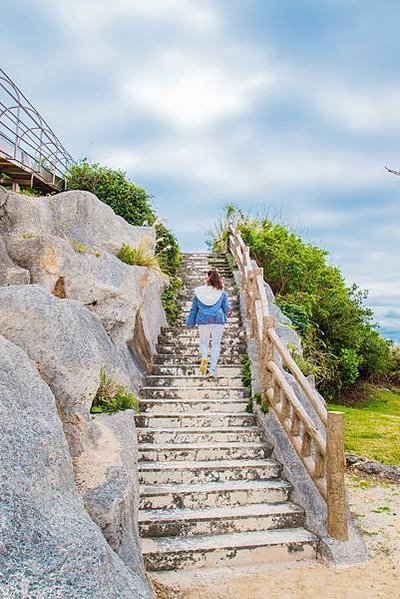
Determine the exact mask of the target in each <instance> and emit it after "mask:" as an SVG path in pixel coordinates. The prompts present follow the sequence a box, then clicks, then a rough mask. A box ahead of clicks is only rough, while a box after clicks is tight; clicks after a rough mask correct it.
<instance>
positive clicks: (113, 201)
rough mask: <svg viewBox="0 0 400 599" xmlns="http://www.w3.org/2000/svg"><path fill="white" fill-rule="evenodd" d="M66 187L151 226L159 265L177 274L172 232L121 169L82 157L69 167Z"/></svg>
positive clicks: (130, 220)
mask: <svg viewBox="0 0 400 599" xmlns="http://www.w3.org/2000/svg"><path fill="white" fill-rule="evenodd" d="M68 189H81V190H84V191H91V192H92V193H94V194H95V195H96V196H97V197H98V198H99V200H101V201H102V202H104V203H105V204H107V205H108V206H111V208H112V209H113V210H114V212H115V214H118V215H119V216H122V218H123V219H125V220H126V221H127V222H128V223H129V224H131V225H135V226H143V225H154V226H155V228H156V233H157V244H156V254H157V256H158V257H159V262H160V266H161V268H162V270H163V272H165V273H166V274H168V275H170V276H174V275H175V274H176V272H177V270H178V268H179V266H180V263H181V254H180V249H179V244H178V241H177V239H176V237H175V235H174V234H173V233H172V231H170V230H169V229H168V228H167V227H166V226H165V225H163V224H162V223H160V222H159V221H158V220H157V216H156V214H155V211H154V209H153V207H152V205H151V198H150V196H149V194H148V193H147V192H146V191H145V190H144V189H143V188H142V187H139V186H138V185H135V184H134V183H132V182H131V181H129V179H127V177H126V175H125V173H124V172H123V171H121V170H115V169H111V168H108V167H105V166H101V165H100V164H98V163H91V162H89V161H88V160H86V159H84V160H82V161H81V162H80V163H76V164H74V165H72V166H71V168H70V173H69V178H68Z"/></svg>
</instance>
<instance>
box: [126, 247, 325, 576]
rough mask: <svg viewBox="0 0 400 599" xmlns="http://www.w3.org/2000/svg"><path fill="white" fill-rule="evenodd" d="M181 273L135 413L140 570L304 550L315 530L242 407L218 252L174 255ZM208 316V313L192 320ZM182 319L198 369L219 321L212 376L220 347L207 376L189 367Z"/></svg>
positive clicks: (308, 555)
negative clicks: (180, 260) (176, 312)
mask: <svg viewBox="0 0 400 599" xmlns="http://www.w3.org/2000/svg"><path fill="white" fill-rule="evenodd" d="M217 269H218V271H219V273H220V274H221V275H222V276H223V277H224V279H225V288H224V289H221V284H220V277H218V276H217V273H216V270H217ZM204 277H206V284H205V285H201V283H202V282H203V281H204V280H205V279H204ZM182 278H183V280H184V286H183V287H182V290H181V295H180V301H181V306H182V312H181V315H180V316H179V318H178V321H177V323H176V325H175V326H173V327H167V328H165V329H164V330H163V331H162V333H161V335H160V338H159V344H158V354H157V355H156V356H155V357H154V360H155V365H154V370H153V373H152V374H151V375H149V376H147V380H146V386H145V387H143V389H142V401H141V414H140V415H138V416H137V417H136V420H137V426H138V428H137V431H138V439H139V466H138V470H139V482H140V503H139V530H140V535H141V537H142V552H143V556H144V561H145V565H146V568H147V570H149V571H162V570H177V569H181V568H198V567H211V568H213V567H216V566H220V565H226V566H237V565H240V566H242V565H247V564H255V563H268V562H271V563H276V562H279V561H285V562H286V561H287V562H289V561H298V560H308V559H313V558H315V555H316V545H317V538H316V537H315V536H314V535H313V534H311V533H310V532H308V531H307V530H305V529H304V528H303V521H304V513H303V510H302V509H300V508H299V507H298V506H296V505H294V504H293V503H292V502H291V501H290V499H289V498H290V492H291V487H290V485H289V483H287V482H286V481H285V480H283V479H281V478H280V473H281V465H280V464H279V463H278V462H277V461H276V460H275V459H271V457H270V454H271V450H270V447H269V446H268V445H267V444H266V442H265V440H264V438H263V436H262V432H261V430H260V429H259V427H258V426H257V423H256V420H255V416H254V414H252V413H248V412H247V411H246V405H247V402H248V392H247V390H246V388H245V387H243V384H242V380H241V362H242V357H243V354H244V353H245V351H246V349H245V348H246V345H245V331H244V330H243V327H242V325H241V321H240V312H239V299H238V290H237V288H236V286H235V283H234V279H233V277H232V273H231V272H230V270H229V266H228V264H227V261H226V258H225V257H224V256H217V255H212V254H186V256H185V260H184V264H183V268H182ZM204 287H206V289H204ZM228 295H229V298H230V302H229V301H228ZM194 296H195V297H194ZM229 313H230V314H231V316H230V317H229V318H228V321H227V323H226V324H225V320H226V315H227V314H229ZM210 314H213V318H214V317H215V319H216V320H211V322H210V321H204V320H203V318H209V317H210ZM217 318H218V319H220V320H217ZM187 323H188V324H189V325H192V324H195V323H197V324H198V326H199V330H200V335H201V358H202V362H201V366H202V371H203V372H204V371H205V367H206V366H207V367H208V362H207V364H206V363H205V360H206V359H207V360H208V354H207V350H208V341H209V339H210V335H211V337H212V335H213V332H214V331H215V327H220V328H219V329H217V333H216V334H215V332H214V339H213V341H214V345H213V351H212V355H211V363H210V374H214V369H215V368H216V365H217V360H218V354H219V352H220V356H219V362H218V372H217V376H216V378H209V377H205V376H203V375H201V374H200V372H199V361H200V356H199V353H198V351H199V339H198V332H197V331H196V330H195V329H191V328H189V329H188V328H187ZM202 327H206V328H205V329H203V330H204V333H203V332H202ZM222 331H224V334H223V337H222V334H221V333H222ZM221 337H222V341H221V342H220V338H221Z"/></svg>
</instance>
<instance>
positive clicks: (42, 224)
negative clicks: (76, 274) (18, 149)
mask: <svg viewBox="0 0 400 599" xmlns="http://www.w3.org/2000/svg"><path fill="white" fill-rule="evenodd" d="M0 205H1V206H3V210H2V212H1V213H0V233H1V234H2V235H4V236H6V237H8V236H10V235H16V236H18V237H21V235H25V236H27V235H39V236H40V235H54V236H55V237H61V238H62V239H67V240H72V241H75V242H77V243H80V244H83V245H84V246H86V247H88V248H97V249H99V250H104V251H106V252H110V253H112V254H116V253H117V252H118V250H119V249H120V248H121V245H122V244H124V243H127V244H129V245H131V246H135V245H137V244H138V243H139V241H140V240H141V239H143V238H146V239H147V240H148V242H149V244H150V245H151V247H153V248H154V246H155V239H156V238H155V230H154V228H153V227H133V226H132V225H130V224H128V223H127V222H126V221H125V220H124V219H123V218H121V217H120V216H117V215H116V214H115V213H114V211H113V210H112V209H111V208H110V207H109V206H107V205H106V204H104V202H101V201H100V200H99V199H98V198H96V196H95V195H94V194H92V193H90V192H89V191H64V192H63V193H58V194H56V195H53V196H45V197H41V198H30V197H27V196H22V195H20V194H18V193H13V192H7V191H6V190H5V189H4V188H0Z"/></svg>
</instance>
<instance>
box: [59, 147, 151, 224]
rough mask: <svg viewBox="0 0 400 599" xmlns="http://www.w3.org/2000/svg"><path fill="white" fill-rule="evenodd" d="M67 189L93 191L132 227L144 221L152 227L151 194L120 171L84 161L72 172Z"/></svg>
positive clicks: (72, 169)
mask: <svg viewBox="0 0 400 599" xmlns="http://www.w3.org/2000/svg"><path fill="white" fill-rule="evenodd" d="M68 189H80V190H83V191H91V192H92V193H94V194H95V195H96V196H97V197H98V198H99V200H101V201H102V202H104V203H105V204H108V205H109V206H111V208H112V209H113V210H114V212H115V214H119V216H122V218H124V219H125V220H126V221H127V222H128V223H130V224H131V225H138V226H140V225H143V223H144V222H145V221H148V222H149V223H150V224H151V223H152V222H154V220H155V216H154V212H153V210H152V208H151V206H150V198H149V196H148V194H147V193H146V192H145V190H144V189H142V188H141V187H138V186H137V185H135V184H134V183H131V182H130V181H129V180H128V179H127V178H126V176H125V173H124V172H123V171H121V170H114V169H111V168H108V167H106V166H101V165H100V164H98V163H90V162H89V161H88V160H86V159H85V160H82V161H81V162H80V163H77V164H73V165H72V166H71V168H70V172H69V176H68Z"/></svg>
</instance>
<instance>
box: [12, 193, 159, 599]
mask: <svg viewBox="0 0 400 599" xmlns="http://www.w3.org/2000/svg"><path fill="white" fill-rule="evenodd" d="M143 240H145V241H144V242H145V243H146V244H147V246H148V248H149V251H150V252H154V248H155V231H154V229H153V228H151V227H132V226H130V225H129V224H128V223H126V222H125V221H124V220H123V219H122V218H120V217H118V216H116V215H115V214H114V212H113V211H112V210H111V208H109V207H108V206H106V205H105V204H104V203H102V202H100V201H99V200H98V199H97V198H96V197H95V196H94V195H93V194H91V193H88V192H80V191H74V192H65V193H61V194H57V195H56V196H51V197H43V198H28V197H23V196H21V195H19V194H15V193H11V192H6V191H5V190H4V189H2V188H0V260H1V263H0V335H3V336H4V337H5V338H7V339H8V340H9V341H10V342H12V343H13V344H15V345H16V346H19V348H21V350H23V351H24V352H26V355H25V354H21V355H25V359H26V360H27V361H28V362H29V359H30V360H32V363H33V364H34V365H35V366H36V367H37V371H36V374H35V376H36V378H37V379H38V381H39V382H37V381H36V382H35V384H33V382H32V380H33V379H32V376H31V375H29V377H28V386H29V385H32V392H33V394H34V393H36V388H38V386H39V387H40V386H41V388H42V387H43V388H44V389H46V390H47V391H46V393H47V395H46V393H45V394H43V393H42V391H40V393H39V395H38V398H37V401H38V402H41V403H43V402H45V401H47V404H49V406H50V405H51V408H50V407H49V406H48V407H47V408H46V410H44V411H43V410H42V411H41V410H38V412H37V413H38V416H39V419H40V422H41V425H43V426H44V427H45V426H46V422H47V418H50V419H53V420H54V418H56V420H57V416H56V413H55V412H54V410H55V406H56V408H57V413H58V417H59V418H60V421H61V424H62V428H61V427H60V421H59V420H57V423H58V425H57V426H58V433H57V434H59V435H61V437H62V435H63V434H64V438H62V443H63V445H62V446H60V447H62V451H63V452H64V454H63V458H62V459H61V458H60V460H59V462H57V464H58V466H57V467H58V471H57V472H58V475H57V476H58V477H60V478H61V477H62V471H63V468H65V469H66V475H65V480H63V485H61V486H62V489H61V488H58V487H57V485H53V486H51V485H50V487H49V489H48V493H47V494H46V493H44V494H43V497H42V502H41V503H40V506H38V507H37V509H36V508H34V509H32V510H31V511H30V510H29V505H33V506H34V505H35V501H33V500H32V501H31V500H30V498H29V496H28V494H27V493H28V491H26V494H25V495H24V498H25V500H26V510H25V511H23V510H22V507H21V511H20V519H19V521H17V525H18V526H21V527H26V528H27V531H28V535H31V536H32V539H33V538H34V534H35V533H34V530H35V529H38V530H39V531H42V529H43V530H44V529H45V528H46V526H47V520H46V518H45V516H43V514H45V511H46V503H47V502H49V503H52V504H54V505H51V506H50V507H51V509H49V514H52V510H53V511H54V512H57V510H59V519H60V522H61V520H62V517H63V515H62V508H61V507H60V506H59V507H57V502H63V506H64V503H65V505H68V503H69V501H70V500H69V498H68V497H64V493H67V492H68V493H69V494H70V495H71V497H75V498H76V501H78V502H79V496H78V494H80V496H81V498H82V499H83V503H82V502H81V503H79V505H80V508H79V509H80V510H81V511H82V514H83V515H81V516H78V515H77V513H76V512H75V511H74V508H73V507H72V508H71V518H69V519H68V518H66V520H65V531H63V532H64V536H63V535H61V537H60V543H59V546H58V545H57V544H56V543H55V541H54V539H53V537H51V542H50V541H49V542H48V543H47V542H45V541H43V543H42V544H40V543H39V544H38V547H40V548H41V549H40V550H41V560H42V564H44V563H46V564H47V563H48V564H49V570H46V569H44V574H43V580H42V582H40V583H39V581H38V579H37V576H38V574H37V572H36V571H34V568H33V573H32V581H31V580H30V579H29V576H28V578H27V580H28V582H29V585H30V586H28V587H27V588H28V589H29V590H28V591H27V593H28V595H29V596H32V597H36V596H37V597H47V596H54V597H58V596H60V597H61V596H68V597H75V596H77V597H78V596H79V597H95V596H96V597H110V599H112V598H114V597H132V598H133V597H134V598H136V597H142V596H143V597H147V596H150V594H151V593H150V591H149V589H148V587H147V585H146V583H145V582H144V580H145V579H144V570H143V563H142V558H141V551H140V548H139V546H138V535H137V531H136V521H137V507H138V501H137V496H138V480H137V470H136V462H137V440H136V433H135V422H134V414H133V412H132V411H131V410H127V411H126V412H121V413H118V414H113V415H107V414H97V415H92V414H91V413H90V408H91V406H92V402H93V399H94V397H95V394H96V391H97V389H98V387H99V382H100V371H101V369H102V368H105V370H106V372H107V375H108V376H109V377H111V378H112V379H113V380H114V381H115V382H117V383H119V384H122V385H124V386H126V387H127V388H128V389H130V390H134V391H137V389H138V387H139V385H140V383H141V377H142V373H144V372H146V371H147V370H148V367H149V365H150V363H151V357H152V353H153V351H154V349H155V344H156V341H157V337H158V334H159V331H160V327H161V326H163V325H164V324H166V320H165V314H164V311H163V309H162V302H161V296H162V291H163V289H164V287H165V284H166V281H165V278H163V277H162V276H160V274H158V273H156V272H154V271H152V270H150V269H149V268H145V267H141V266H129V265H127V264H124V263H123V262H121V261H120V260H119V259H118V258H116V256H115V254H116V253H117V252H118V251H119V249H120V248H121V246H122V245H123V244H125V243H126V244H129V245H130V246H132V247H134V246H137V244H138V243H141V242H143ZM4 343H7V342H6V341H4ZM8 346H10V347H13V346H12V345H10V344H8ZM15 351H18V350H17V349H15ZM30 368H31V370H32V368H34V367H33V365H32V364H30ZM27 372H28V371H27V370H26V368H21V369H16V370H15V373H14V376H15V378H16V381H17V383H16V384H15V388H16V389H19V388H25V387H24V385H25V377H26V376H27V375H26V373H27ZM46 398H47V399H46ZM14 399H15V398H14ZM35 401H36V399H35ZM33 403H34V405H36V404H35V402H33ZM0 409H8V408H7V404H6V403H5V402H4V401H3V397H2V396H1V394H0ZM12 409H13V410H14V414H13V415H14V416H15V427H17V428H18V427H24V424H23V418H22V417H21V420H20V421H19V420H18V418H19V412H20V410H24V404H23V402H22V403H21V404H18V402H17V401H16V400H15V402H14V404H13V408H12ZM53 420H51V422H53ZM42 421H43V422H42ZM32 426H33V428H35V427H34V425H32ZM49 426H50V424H49ZM52 426H53V425H52V424H51V427H52ZM35 430H37V431H39V427H37V429H35ZM32 434H33V435H34V432H33V433H32ZM35 434H36V433H35ZM40 435H41V437H42V438H43V439H42V441H43V443H44V446H45V445H46V441H45V439H46V436H45V435H44V436H43V434H42V432H40ZM16 439H18V436H16ZM65 440H66V441H67V444H66V442H65ZM37 442H39V441H38V440H37V439H35V440H34V442H33V444H34V443H37ZM33 444H32V451H33V452H34V447H33ZM67 448H68V449H69V453H67ZM60 451H61V450H60ZM10 452H11V450H10ZM30 453H31V450H30V449H29V448H28V451H27V455H26V462H27V465H28V466H29V464H30V462H29V455H30ZM15 455H16V456H18V455H19V454H18V453H17V452H16V453H15ZM3 457H4V458H5V463H6V464H7V463H8V460H9V458H10V455H9V454H8V453H7V454H6V455H5V456H3ZM36 457H37V459H38V460H39V458H40V459H41V458H43V459H44V461H45V464H46V465H47V466H48V467H49V468H50V470H51V466H52V458H49V457H48V455H47V454H46V455H44V454H43V453H42V454H41V453H40V452H39V455H38V456H35V459H32V467H35V468H37V469H38V470H39V471H40V462H38V461H37V460H36ZM64 458H65V459H64ZM70 458H71V459H72V465H73V471H74V475H75V480H74V479H73V477H72V470H71V463H70V461H69V459H70ZM28 466H27V468H25V469H24V470H23V471H20V476H21V480H22V479H24V477H25V476H26V477H27V479H26V480H25V479H24V483H23V484H24V485H28V483H29V476H30V470H29V468H28ZM49 472H50V471H49ZM51 475H52V474H51V472H50V474H49V476H51ZM44 484H45V485H46V484H47V483H46V479H45V480H44ZM33 491H34V490H33ZM33 491H32V492H33ZM52 493H53V495H51V494H52ZM71 501H72V500H71ZM74 501H75V500H74ZM76 509H78V508H76ZM35 510H36V511H35ZM84 510H86V511H84ZM89 516H90V517H91V520H90V518H89ZM74 518H75V519H76V520H79V526H77V530H76V531H75V530H70V528H71V527H72V521H73V519H74ZM24 519H26V524H25V523H24ZM36 520H37V523H35V521H36ZM93 521H94V523H95V524H94V523H93ZM84 522H86V523H87V522H89V524H90V526H92V528H91V529H90V527H89V528H87V526H86V524H85V523H84ZM96 524H97V525H98V526H99V527H100V528H97V526H96ZM57 526H58V520H57ZM57 526H55V528H54V531H55V532H54V536H57V534H56V533H57ZM86 529H87V530H88V531H89V532H86ZM100 529H101V531H102V532H103V535H104V537H101V534H100ZM9 530H10V531H11V528H9ZM90 531H92V532H90ZM93 531H95V532H93ZM95 533H96V534H97V535H98V536H99V537H100V541H101V543H103V545H101V544H100V545H96V543H97V541H93V535H94V534H95ZM10 534H11V533H10ZM21 534H22V533H21ZM40 535H42V536H43V535H44V536H45V532H39V536H40ZM44 536H43V538H44ZM100 541H99V542H100ZM106 541H108V544H107V543H106ZM0 543H1V540H0ZM75 543H76V544H77V546H78V545H79V544H81V546H80V547H78V549H77V555H76V559H77V560H78V559H81V560H82V567H81V568H78V567H75V570H76V572H75V574H74V576H73V574H72V571H73V570H74V566H73V564H74V563H75V562H74V558H73V557H71V558H70V556H69V553H74V551H75ZM91 543H92V544H93V555H92V554H90V553H88V554H87V551H88V549H87V548H88V547H90V544H91ZM53 545H54V547H55V554H54V556H53V555H48V552H51V551H53V549H52V547H53ZM58 548H59V552H60V554H62V553H63V552H64V554H65V555H64V559H65V560H66V564H69V563H71V564H72V565H71V568H70V567H69V565H67V567H66V570H65V577H64V576H63V568H62V566H60V568H59V571H58V566H57V564H58V563H59V562H58V561H57V560H59V558H58V553H57V551H58ZM35 550H36V547H33V541H32V543H30V544H27V545H26V548H25V553H24V552H23V548H22V545H21V549H18V551H20V553H21V555H20V554H18V555H19V557H20V559H21V569H20V570H19V569H18V566H17V565H16V563H14V553H13V551H14V549H13V547H12V546H11V545H7V546H6V547H5V551H3V552H2V551H0V555H1V557H2V558H3V559H4V568H0V581H2V579H1V575H2V573H4V572H6V573H7V572H8V571H10V572H11V570H12V573H11V574H10V576H11V579H10V580H11V582H10V583H8V584H9V586H8V587H6V586H4V588H6V589H7V590H8V589H12V590H13V589H19V587H18V584H20V585H22V586H21V589H22V591H21V592H22V593H23V592H25V587H26V584H28V583H26V582H24V580H25V578H24V577H25V574H24V571H25V570H24V568H26V569H27V568H28V566H27V565H26V564H28V563H29V561H30V560H33V563H35V562H36V560H37V559H38V558H37V555H38V554H36V553H35ZM112 550H114V551H115V553H114V552H113V551H112ZM117 554H118V556H119V557H117ZM0 559H1V558H0ZM120 559H121V560H122V561H120ZM68 560H70V562H69V561H68ZM38 563H39V566H40V565H41V562H40V560H39V562H38ZM53 565H54V568H55V569H57V575H56V576H54V581H53V574H52V571H53ZM10 568H11V570H10ZM83 571H86V573H87V577H88V578H90V581H89V582H87V583H86V582H85V581H83V580H82V581H81V580H80V578H81V577H82V576H83ZM111 572H112V573H111ZM130 577H131V578H130ZM132 581H133V582H132ZM53 582H54V585H53ZM0 584H1V582H0ZM68 584H71V585H72V586H71V588H72V589H73V591H71V592H70V593H68V592H65V593H64V586H63V585H65V588H67V585H68ZM12 585H14V586H12ZM24 585H25V586H24ZM35 585H36V586H35ZM52 585H53V586H54V589H55V590H54V593H53V590H52V589H53V586H52ZM57 585H58V586H57ZM85 585H86V586H85ZM90 585H92V586H93V589H95V588H98V589H99V593H98V594H96V593H95V592H94V590H93V591H92V587H91V586H90ZM32 589H33V590H32ZM48 589H50V590H48ZM75 589H79V592H78V590H77V591H76V595H74V594H73V593H75ZM103 589H104V592H103ZM17 592H18V590H16V591H15V593H17ZM35 592H37V594H36V595H35V594H34V593H35ZM52 593H53V594H52ZM0 595H1V586H0ZM5 596H7V595H5ZM9 596H10V597H11V596H14V595H13V594H12V592H11V591H10V594H9ZM15 596H17V595H15Z"/></svg>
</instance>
